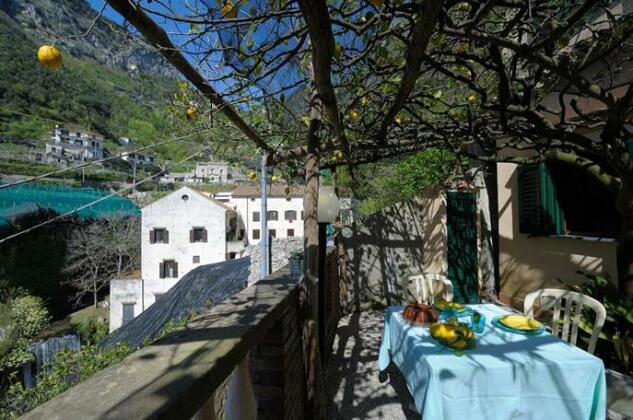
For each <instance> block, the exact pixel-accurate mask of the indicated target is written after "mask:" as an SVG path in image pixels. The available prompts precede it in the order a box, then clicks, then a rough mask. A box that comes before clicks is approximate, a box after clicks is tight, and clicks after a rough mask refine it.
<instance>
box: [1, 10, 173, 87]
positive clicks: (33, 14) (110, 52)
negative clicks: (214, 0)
mask: <svg viewBox="0 0 633 420" xmlns="http://www.w3.org/2000/svg"><path fill="white" fill-rule="evenodd" d="M0 10H2V11H4V12H5V13H7V14H8V15H9V16H10V17H11V19H13V20H14V21H15V22H16V23H18V24H19V25H20V27H21V28H22V30H23V31H24V33H25V34H26V36H27V37H28V38H30V40H31V41H33V42H34V43H35V44H38V45H39V44H43V43H51V42H53V41H54V40H56V39H57V42H56V44H57V45H59V46H60V47H61V49H62V50H63V51H64V53H65V54H70V55H72V56H74V57H76V58H80V59H92V60H95V61H96V62H98V63H100V64H105V65H107V66H108V67H110V68H113V69H117V70H123V71H125V72H140V73H142V74H148V75H156V76H168V77H174V76H175V74H176V73H175V71H174V70H173V69H172V68H171V67H170V66H169V65H168V64H167V63H166V62H165V61H164V60H163V59H162V58H161V57H160V55H159V54H158V53H156V52H155V51H154V50H153V49H151V47H149V46H148V45H147V44H145V43H144V42H143V41H142V40H140V39H139V38H138V37H136V36H134V35H131V34H130V33H129V32H128V31H127V30H126V29H125V28H123V27H121V26H120V25H118V24H116V23H115V22H113V21H111V20H109V19H107V18H104V17H101V18H100V19H99V20H98V21H97V22H96V24H95V25H94V27H93V28H92V30H91V31H90V32H89V33H88V34H87V35H86V36H83V35H84V34H85V33H86V32H87V31H88V29H89V28H90V26H91V25H92V23H93V21H94V19H95V17H96V16H97V13H98V12H97V11H96V10H94V9H93V8H92V7H91V6H90V4H88V2H87V1H85V0H54V1H51V0H0Z"/></svg>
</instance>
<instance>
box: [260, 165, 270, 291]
mask: <svg viewBox="0 0 633 420" xmlns="http://www.w3.org/2000/svg"><path fill="white" fill-rule="evenodd" d="M266 160H267V156H266V154H264V155H262V163H261V176H260V190H261V191H260V194H261V198H260V201H261V203H260V204H261V210H260V218H259V220H260V225H261V227H260V231H261V235H260V241H259V248H260V254H261V255H260V261H259V278H260V279H263V278H264V277H266V276H268V275H269V274H270V266H269V264H268V262H269V258H270V244H269V243H268V203H267V201H268V180H267V176H266V175H267V174H266V172H267V169H266Z"/></svg>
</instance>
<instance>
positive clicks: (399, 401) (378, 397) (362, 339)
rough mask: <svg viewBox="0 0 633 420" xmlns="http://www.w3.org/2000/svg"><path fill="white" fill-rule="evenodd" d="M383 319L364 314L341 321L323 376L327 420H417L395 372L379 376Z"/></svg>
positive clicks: (372, 313) (394, 369) (392, 367)
mask: <svg viewBox="0 0 633 420" xmlns="http://www.w3.org/2000/svg"><path fill="white" fill-rule="evenodd" d="M383 317H384V316H383V314H382V312H379V311H366V312H363V313H353V314H351V315H348V316H346V317H344V318H342V319H341V321H340V323H339V328H338V330H337V334H336V339H335V342H334V347H333V349H332V352H333V353H332V355H331V359H330V363H329V365H328V366H327V370H326V376H325V377H326V378H327V385H326V386H327V389H326V397H327V401H328V411H327V414H328V417H329V418H330V419H345V420H349V419H420V415H419V414H417V413H415V412H413V411H410V409H409V407H410V406H411V405H412V404H413V398H412V397H411V394H410V393H409V391H408V389H407V385H406V383H405V380H404V378H403V376H402V375H401V374H400V372H399V371H398V368H397V367H395V365H393V364H392V365H390V366H389V368H388V369H387V371H386V372H383V373H382V374H381V373H380V372H379V369H378V352H379V349H380V342H381V338H382V322H380V321H381V320H382V319H383Z"/></svg>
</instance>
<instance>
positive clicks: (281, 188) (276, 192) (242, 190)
mask: <svg viewBox="0 0 633 420" xmlns="http://www.w3.org/2000/svg"><path fill="white" fill-rule="evenodd" d="M286 187H287V185H280V184H273V185H272V186H271V188H270V190H269V191H268V197H295V198H296V197H299V198H300V197H303V187H290V194H286ZM260 196H261V192H260V189H259V185H240V186H239V187H237V188H236V189H235V190H233V198H239V197H260Z"/></svg>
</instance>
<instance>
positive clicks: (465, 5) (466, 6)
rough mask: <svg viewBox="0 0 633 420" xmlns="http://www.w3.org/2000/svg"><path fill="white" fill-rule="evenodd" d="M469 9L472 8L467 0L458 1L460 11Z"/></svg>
mask: <svg viewBox="0 0 633 420" xmlns="http://www.w3.org/2000/svg"><path fill="white" fill-rule="evenodd" d="M468 9H470V5H469V4H468V2H467V1H461V2H459V3H457V10H459V11H460V12H467V11H468Z"/></svg>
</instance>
